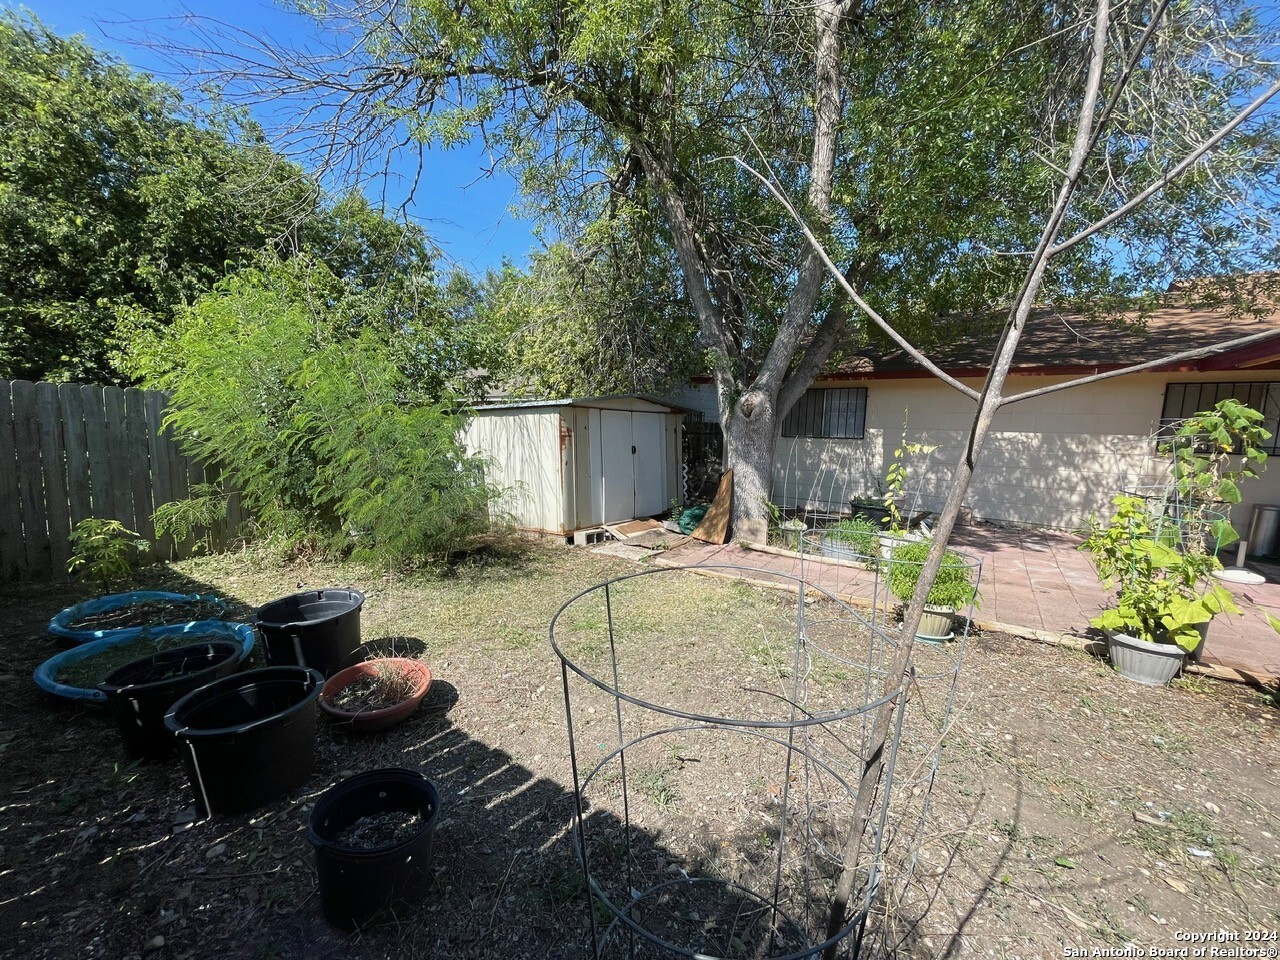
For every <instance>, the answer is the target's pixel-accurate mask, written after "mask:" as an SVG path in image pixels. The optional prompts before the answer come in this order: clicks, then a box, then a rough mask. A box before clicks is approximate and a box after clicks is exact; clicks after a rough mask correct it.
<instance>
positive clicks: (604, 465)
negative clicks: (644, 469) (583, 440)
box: [600, 410, 636, 523]
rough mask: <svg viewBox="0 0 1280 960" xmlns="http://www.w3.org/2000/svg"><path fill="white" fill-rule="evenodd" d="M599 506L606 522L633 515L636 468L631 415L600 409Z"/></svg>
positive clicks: (628, 518)
mask: <svg viewBox="0 0 1280 960" xmlns="http://www.w3.org/2000/svg"><path fill="white" fill-rule="evenodd" d="M600 458H601V465H600V505H601V508H602V510H603V514H604V516H603V517H602V520H603V521H604V522H605V523H616V522H617V521H619V520H630V519H631V518H632V517H634V516H635V515H636V514H635V506H636V502H635V500H636V497H635V468H634V467H633V466H632V460H633V459H634V458H633V456H632V454H631V414H630V413H629V412H627V411H621V412H619V411H617V410H602V411H600Z"/></svg>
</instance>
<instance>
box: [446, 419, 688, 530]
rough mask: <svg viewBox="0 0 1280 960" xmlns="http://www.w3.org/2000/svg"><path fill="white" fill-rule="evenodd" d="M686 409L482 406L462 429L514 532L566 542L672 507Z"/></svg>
mask: <svg viewBox="0 0 1280 960" xmlns="http://www.w3.org/2000/svg"><path fill="white" fill-rule="evenodd" d="M684 413H685V408H683V407H681V406H679V405H678V404H674V403H671V402H670V401H667V400H660V399H658V398H655V397H648V396H644V395H641V394H628V395H625V396H607V397H573V398H566V399H561V400H499V401H495V402H490V403H484V404H480V405H479V406H478V407H476V408H475V410H474V415H473V416H472V418H471V419H470V421H468V423H467V426H466V428H465V429H464V431H463V442H464V444H465V446H466V448H467V450H468V451H469V452H470V453H472V454H478V455H480V456H483V457H485V458H486V459H487V461H488V467H487V470H486V474H487V479H488V480H489V482H490V483H492V484H494V485H495V486H496V487H498V488H499V489H500V490H502V491H503V494H502V497H501V499H500V501H499V504H498V506H499V509H501V510H502V511H503V512H505V513H506V514H507V515H508V516H510V517H511V518H512V520H513V522H514V523H515V525H516V527H517V528H519V529H521V530H527V531H531V532H536V533H547V534H555V535H558V536H568V535H570V534H572V533H574V532H575V531H578V530H589V529H592V528H598V527H599V526H600V525H601V524H605V523H613V522H616V521H621V520H630V519H631V518H633V517H646V516H653V515H655V514H659V513H663V512H665V511H666V510H668V509H669V508H670V505H671V501H672V500H679V499H680V498H681V494H680V484H681V463H680V443H681V425H682V421H683V418H684Z"/></svg>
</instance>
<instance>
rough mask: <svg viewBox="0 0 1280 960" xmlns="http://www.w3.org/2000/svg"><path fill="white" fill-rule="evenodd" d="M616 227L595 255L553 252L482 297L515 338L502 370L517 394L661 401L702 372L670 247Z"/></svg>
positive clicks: (492, 281)
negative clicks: (640, 396)
mask: <svg viewBox="0 0 1280 960" xmlns="http://www.w3.org/2000/svg"><path fill="white" fill-rule="evenodd" d="M618 226H619V225H618V224H617V222H616V221H615V222H614V223H612V224H610V225H609V227H608V228H606V229H604V230H601V231H599V233H601V234H604V236H603V237H602V239H601V240H600V242H599V243H597V244H595V245H594V247H587V248H586V249H584V248H583V247H582V246H570V245H569V244H567V243H559V244H554V245H553V246H551V247H550V248H548V249H547V250H545V251H542V252H540V253H537V254H534V256H533V258H532V262H531V263H530V266H529V268H528V269H527V270H525V271H516V270H514V269H510V268H508V269H506V270H504V271H502V272H501V273H499V274H495V275H494V276H491V277H490V278H488V280H487V282H486V284H485V285H484V286H483V287H482V288H480V289H479V290H477V300H478V302H479V303H480V304H482V307H481V309H483V310H485V311H487V313H488V315H489V316H490V317H491V318H492V321H493V324H494V326H495V327H496V328H498V329H501V330H504V331H506V333H507V339H506V340H505V341H504V348H505V357H504V358H503V360H502V361H501V367H500V369H501V370H502V372H503V376H504V378H505V380H506V383H507V386H508V387H509V388H510V389H511V390H512V391H513V392H516V393H523V394H526V395H530V396H542V397H547V396H553V397H568V396H589V395H601V394H614V393H653V394H663V393H666V392H667V391H669V390H670V389H672V388H674V387H676V386H678V385H680V384H681V383H687V382H688V378H689V377H690V376H692V375H693V374H695V373H702V372H704V370H705V358H704V356H703V355H702V353H701V352H700V351H699V350H698V341H697V337H698V325H697V320H696V319H695V318H694V316H693V314H692V313H691V312H690V310H689V305H688V301H687V300H686V299H685V297H684V294H683V291H682V290H681V288H680V283H679V271H678V269H677V268H676V266H675V264H673V263H672V262H671V260H670V257H669V256H668V255H667V251H666V250H664V248H663V247H661V246H660V245H658V244H655V243H653V242H651V241H646V238H645V237H643V236H641V235H639V234H638V233H637V232H636V231H635V230H630V231H628V232H629V233H630V236H629V237H624V236H621V235H620V232H619V230H618V229H617V228H618ZM649 226H650V227H652V224H649Z"/></svg>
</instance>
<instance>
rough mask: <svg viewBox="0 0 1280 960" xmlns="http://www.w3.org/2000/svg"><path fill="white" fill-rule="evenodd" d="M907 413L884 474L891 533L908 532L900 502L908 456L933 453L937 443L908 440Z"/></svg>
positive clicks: (905, 483) (905, 481) (888, 522)
mask: <svg viewBox="0 0 1280 960" xmlns="http://www.w3.org/2000/svg"><path fill="white" fill-rule="evenodd" d="M907 414H908V411H907V410H904V411H903V412H902V439H901V440H899V441H898V446H897V447H896V448H895V449H894V451H893V462H892V463H890V464H889V469H888V470H887V471H885V475H884V496H883V500H884V508H885V510H886V511H888V514H889V516H888V517H887V518H886V519H885V521H884V522H885V524H886V525H887V526H888V529H889V532H890V533H906V532H907V524H906V520H905V519H904V518H903V516H902V510H901V508H900V506H899V505H900V504H901V503H902V499H903V496H904V495H905V494H906V489H907V457H908V456H912V457H914V456H919V455H920V454H922V453H933V451H935V450H937V449H938V447H937V445H936V444H928V443H908V442H907Z"/></svg>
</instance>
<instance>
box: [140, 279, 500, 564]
mask: <svg viewBox="0 0 1280 960" xmlns="http://www.w3.org/2000/svg"><path fill="white" fill-rule="evenodd" d="M385 295H386V291H385V290H382V291H378V290H375V291H368V290H364V289H361V288H359V287H358V286H355V285H353V284H352V283H350V282H348V281H347V280H345V279H344V278H342V277H339V276H337V275H336V274H334V272H333V271H332V270H331V269H329V267H328V266H327V265H325V264H324V263H323V262H320V261H318V260H315V259H312V258H310V257H308V256H306V255H299V256H296V257H294V258H291V259H290V260H287V261H280V260H271V259H268V260H267V261H265V262H264V263H263V264H262V265H260V266H258V267H255V268H252V269H245V270H242V271H240V272H239V273H237V274H236V275H234V276H232V277H229V278H227V279H226V280H224V281H222V282H221V283H220V284H218V286H217V288H216V289H215V290H214V291H213V292H212V293H209V294H207V295H205V296H204V297H202V298H201V299H200V300H198V301H197V302H196V303H195V305H194V306H192V307H191V308H188V309H185V310H182V311H181V312H180V313H179V314H178V316H177V317H176V318H175V320H174V322H173V324H172V325H170V326H169V327H167V328H163V329H157V330H154V331H152V332H151V333H150V334H149V335H144V336H142V337H140V338H139V340H138V343H137V344H136V346H135V348H134V351H133V353H132V355H131V362H130V371H131V372H132V373H134V374H135V375H137V376H140V377H141V378H142V379H143V380H144V382H146V383H147V384H148V385H151V386H155V387H159V388H162V389H166V390H169V391H170V393H171V395H172V399H173V403H172V407H171V413H170V415H169V423H170V424H171V425H172V426H173V427H174V428H175V429H176V431H177V433H178V435H179V437H180V439H181V440H182V442H183V444H184V445H185V446H186V448H187V449H188V450H189V451H190V452H191V453H192V454H194V455H195V456H198V457H201V458H202V459H205V460H208V461H211V462H216V463H218V464H220V465H221V466H222V469H223V478H224V480H225V481H226V482H227V483H228V484H229V485H230V486H232V487H234V488H235V489H238V490H239V491H240V492H241V495H242V497H243V499H244V502H245V504H246V505H247V506H248V508H249V509H250V510H251V511H252V512H253V513H254V514H255V515H256V516H257V518H258V520H259V522H260V523H261V524H262V525H263V527H264V528H265V529H266V531H267V532H269V533H272V534H275V535H279V536H281V537H284V538H285V539H287V540H291V541H295V542H297V541H305V542H309V543H313V544H315V545H316V546H318V547H320V548H322V549H325V550H329V551H334V552H347V551H349V550H354V551H355V552H356V553H357V554H359V555H363V556H367V557H377V558H380V559H384V560H388V561H391V562H396V563H417V562H423V561H428V560H432V559H437V558H440V557H443V556H446V555H448V554H449V553H451V552H453V551H455V550H462V549H466V548H467V547H469V546H470V545H472V544H473V543H474V541H475V539H476V538H477V537H478V536H480V535H481V534H482V533H483V532H484V531H486V530H488V528H489V514H488V502H489V495H488V490H487V488H486V486H485V484H484V479H483V471H482V464H481V463H480V462H479V461H477V460H475V459H473V458H469V457H467V456H466V455H465V453H464V451H463V450H462V448H461V446H460V444H459V441H458V430H459V428H460V426H461V423H462V421H461V419H460V418H459V417H458V416H457V415H456V414H455V413H453V412H452V411H453V405H452V404H451V403H449V402H448V401H447V399H446V398H437V399H436V401H434V402H433V401H431V400H428V399H426V398H425V396H424V393H423V389H422V386H421V385H420V384H417V383H414V382H412V381H411V380H410V379H409V378H407V377H406V376H405V373H404V371H403V370H402V369H401V367H400V366H399V365H398V364H397V362H396V358H395V350H393V348H392V347H391V345H390V338H391V334H390V333H389V332H388V330H387V329H386V328H385V327H384V326H383V325H381V324H378V323H359V324H354V323H352V319H351V318H353V317H373V316H385V315H387V314H388V313H394V311H395V307H394V305H393V306H391V307H387V306H386V305H385V304H382V303H381V302H380V297H382V296H385Z"/></svg>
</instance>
